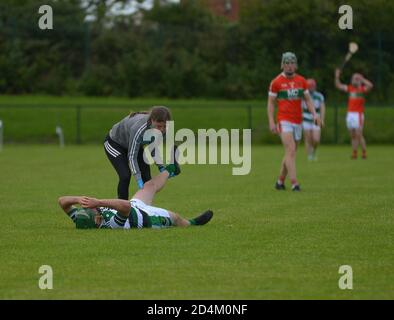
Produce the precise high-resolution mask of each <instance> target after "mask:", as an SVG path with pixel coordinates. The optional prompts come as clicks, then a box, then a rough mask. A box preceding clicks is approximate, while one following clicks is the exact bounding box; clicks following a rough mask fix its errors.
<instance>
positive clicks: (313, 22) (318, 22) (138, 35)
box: [0, 0, 394, 104]
mask: <svg viewBox="0 0 394 320" xmlns="http://www.w3.org/2000/svg"><path fill="white" fill-rule="evenodd" d="M143 2H144V1H136V4H137V8H138V7H139V9H138V10H136V11H135V12H133V13H131V14H128V15H120V14H111V12H113V11H112V10H113V8H112V7H111V5H109V4H108V3H111V4H112V5H113V4H114V3H120V4H129V5H130V1H115V2H108V1H105V0H91V1H89V0H69V1H62V0H59V1H47V4H49V5H51V6H52V7H53V12H54V19H53V20H54V28H53V30H40V29H39V28H38V26H37V21H38V19H39V17H40V16H39V14H38V7H39V6H40V5H41V4H42V2H41V1H37V0H6V1H2V2H1V3H0V93H2V94H53V95H94V96H109V95H114V96H128V97H169V98H194V97H204V98H226V99H254V98H262V99H265V97H266V94H267V89H268V86H269V83H270V81H271V79H272V78H274V77H275V76H276V75H277V74H279V72H280V58H281V54H282V52H285V51H293V52H295V53H296V54H297V56H298V59H299V73H300V74H302V75H304V76H306V77H314V78H315V79H316V80H317V82H318V86H319V89H320V90H321V91H323V93H325V95H326V96H327V97H328V98H329V99H331V101H343V100H344V97H343V95H341V94H340V93H338V92H337V91H336V90H335V88H334V85H333V76H334V69H335V67H336V66H337V65H339V64H340V62H341V61H342V59H343V58H344V56H345V54H346V50H347V46H348V43H349V42H350V41H356V42H357V43H359V46H360V51H359V52H358V53H357V54H356V55H355V56H354V58H353V59H352V60H351V62H350V63H349V65H347V66H346V68H345V70H344V76H343V79H342V80H343V81H344V82H346V81H348V80H349V78H350V75H351V73H352V72H355V71H358V72H361V73H363V74H365V76H366V77H367V78H370V79H372V81H373V82H374V83H375V90H374V91H373V93H372V94H371V97H370V101H373V102H374V103H382V104H384V103H386V104H387V103H389V102H392V101H394V73H393V68H394V56H393V54H392V53H393V52H394V36H393V32H392V30H394V19H392V17H393V16H394V2H393V1H390V0H375V1H369V0H350V1H348V4H349V5H351V6H352V8H353V12H354V22H353V25H354V29H353V30H346V31H344V30H340V28H339V27H338V20H339V18H340V15H339V14H338V8H339V6H340V5H341V1H339V0H325V1H319V0H304V1H297V0H288V1H279V0H271V1H270V0H265V1H264V0H248V1H240V4H241V8H240V19H239V21H237V22H229V21H227V20H226V19H225V18H222V17H217V16H214V15H213V14H212V13H211V12H209V10H208V9H207V8H206V7H204V6H203V5H202V4H201V2H199V1H183V2H182V4H177V3H175V4H174V3H168V4H165V3H164V2H165V1H155V2H154V3H155V4H154V6H153V8H152V9H150V10H147V9H144V8H143V7H141V6H138V4H139V3H143ZM163 3H164V4H163Z"/></svg>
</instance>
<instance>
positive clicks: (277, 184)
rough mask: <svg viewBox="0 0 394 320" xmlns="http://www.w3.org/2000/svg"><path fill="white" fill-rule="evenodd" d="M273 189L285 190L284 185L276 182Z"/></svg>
mask: <svg viewBox="0 0 394 320" xmlns="http://www.w3.org/2000/svg"><path fill="white" fill-rule="evenodd" d="M275 189H276V190H286V187H285V185H284V183H278V181H277V182H276V184H275Z"/></svg>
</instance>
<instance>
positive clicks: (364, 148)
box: [359, 128, 367, 159]
mask: <svg viewBox="0 0 394 320" xmlns="http://www.w3.org/2000/svg"><path fill="white" fill-rule="evenodd" d="M359 135H360V138H359V139H360V140H359V141H360V145H361V150H362V158H363V159H366V158H367V143H366V142H365V138H364V135H363V129H362V128H361V129H359Z"/></svg>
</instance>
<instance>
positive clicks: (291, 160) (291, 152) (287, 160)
mask: <svg viewBox="0 0 394 320" xmlns="http://www.w3.org/2000/svg"><path fill="white" fill-rule="evenodd" d="M281 139H282V144H283V146H284V148H285V157H284V161H283V162H282V168H281V174H282V173H284V172H285V170H286V172H287V174H288V176H289V178H290V181H291V184H292V187H293V189H294V187H295V186H298V182H297V175H296V163H295V162H296V152H297V143H296V142H295V140H294V137H293V133H291V132H282V133H281ZM298 187H299V186H298Z"/></svg>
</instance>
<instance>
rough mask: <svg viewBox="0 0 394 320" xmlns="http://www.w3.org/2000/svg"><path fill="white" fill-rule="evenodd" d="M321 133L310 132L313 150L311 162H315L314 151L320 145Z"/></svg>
mask: <svg viewBox="0 0 394 320" xmlns="http://www.w3.org/2000/svg"><path fill="white" fill-rule="evenodd" d="M320 137H321V131H320V130H312V148H313V160H317V157H316V151H317V147H318V146H319V144H320Z"/></svg>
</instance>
